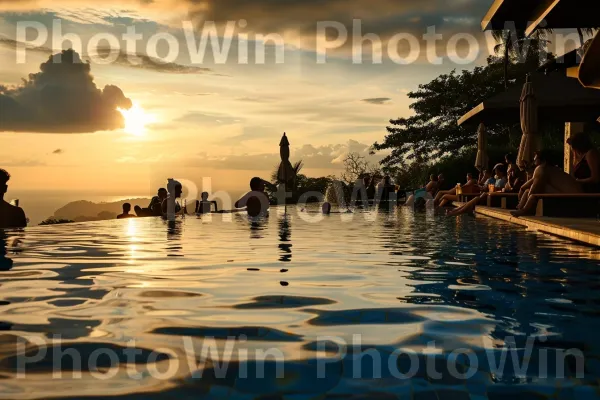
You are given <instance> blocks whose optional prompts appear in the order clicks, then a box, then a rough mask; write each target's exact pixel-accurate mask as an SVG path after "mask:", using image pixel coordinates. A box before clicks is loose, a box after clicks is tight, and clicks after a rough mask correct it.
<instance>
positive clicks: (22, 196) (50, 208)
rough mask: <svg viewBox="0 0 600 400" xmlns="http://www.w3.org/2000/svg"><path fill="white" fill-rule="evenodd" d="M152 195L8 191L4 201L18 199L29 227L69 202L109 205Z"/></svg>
mask: <svg viewBox="0 0 600 400" xmlns="http://www.w3.org/2000/svg"><path fill="white" fill-rule="evenodd" d="M152 196H153V194H152V193H132V194H125V195H119V194H111V193H107V194H97V193H90V192H83V191H82V192H77V191H69V192H67V191H29V190H27V191H18V190H16V191H12V190H9V192H8V193H7V195H6V196H5V200H6V201H11V200H14V199H19V205H20V206H21V207H22V208H23V210H25V214H27V217H28V218H29V220H30V222H29V226H34V225H38V224H39V223H40V222H42V221H43V220H45V219H46V218H48V217H51V216H52V215H54V212H55V211H56V210H58V209H59V208H61V207H63V206H65V205H67V204H68V203H70V202H73V201H78V200H87V201H91V202H94V203H111V202H115V201H120V200H126V199H135V198H151V197H152Z"/></svg>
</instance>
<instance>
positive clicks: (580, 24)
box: [481, 0, 600, 35]
mask: <svg viewBox="0 0 600 400" xmlns="http://www.w3.org/2000/svg"><path fill="white" fill-rule="evenodd" d="M593 3H594V1H593V0H495V1H494V3H493V4H492V6H491V7H490V9H489V11H488V13H487V14H486V16H485V17H484V19H483V21H482V22H481V28H482V29H483V30H505V29H509V28H513V27H514V28H516V29H523V30H525V33H526V34H527V35H531V34H532V33H533V32H534V31H535V30H536V29H538V28H550V29H569V28H597V27H600V20H599V19H598V14H597V12H596V11H595V9H596V7H594V4H593Z"/></svg>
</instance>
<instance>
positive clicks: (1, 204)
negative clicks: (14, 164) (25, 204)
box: [0, 168, 27, 229]
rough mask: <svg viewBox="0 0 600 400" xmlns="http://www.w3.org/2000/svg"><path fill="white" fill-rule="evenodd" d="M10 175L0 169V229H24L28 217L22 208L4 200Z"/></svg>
mask: <svg viewBox="0 0 600 400" xmlns="http://www.w3.org/2000/svg"><path fill="white" fill-rule="evenodd" d="M9 180H10V174H9V173H8V172H7V171H6V170H4V169H1V168H0V229H2V228H24V227H26V226H27V217H25V212H24V211H23V209H22V208H21V207H16V206H13V205H12V204H10V203H8V202H6V201H5V200H4V195H5V194H6V192H7V191H8V185H7V183H8V181H9Z"/></svg>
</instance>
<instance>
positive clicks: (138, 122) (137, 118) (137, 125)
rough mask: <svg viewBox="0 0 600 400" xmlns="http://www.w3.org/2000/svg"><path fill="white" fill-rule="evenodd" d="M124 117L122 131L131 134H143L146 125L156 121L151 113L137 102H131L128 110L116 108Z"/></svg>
mask: <svg viewBox="0 0 600 400" xmlns="http://www.w3.org/2000/svg"><path fill="white" fill-rule="evenodd" d="M118 110H119V112H120V113H121V115H123V118H124V119H125V128H124V131H125V132H126V133H128V134H130V135H133V136H144V134H145V133H146V126H147V125H149V124H152V123H153V122H155V121H156V118H155V117H154V116H153V115H152V114H147V113H146V112H145V111H144V109H143V108H142V107H140V105H139V104H137V103H133V106H132V107H131V108H130V109H129V110H125V109H123V108H119V109H118Z"/></svg>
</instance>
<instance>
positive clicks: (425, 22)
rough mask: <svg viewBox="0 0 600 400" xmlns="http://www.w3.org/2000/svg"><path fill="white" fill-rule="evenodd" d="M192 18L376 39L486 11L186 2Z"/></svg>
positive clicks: (351, 2)
mask: <svg viewBox="0 0 600 400" xmlns="http://www.w3.org/2000/svg"><path fill="white" fill-rule="evenodd" d="M187 1H188V2H189V3H190V4H191V7H190V10H191V13H192V15H194V16H196V17H197V18H198V20H199V22H201V21H203V20H210V21H217V22H224V21H231V20H234V21H235V20H239V19H245V20H246V21H247V22H248V29H250V30H255V31H259V32H263V33H268V32H282V31H284V30H297V31H299V32H303V33H309V34H310V33H312V34H314V32H315V31H316V24H317V22H318V21H336V22H340V23H342V24H344V25H345V26H346V28H351V27H352V21H353V20H354V19H360V20H361V21H362V24H363V31H364V32H373V33H377V34H382V35H386V34H391V33H399V32H400V31H404V32H407V31H411V30H414V29H415V27H419V29H422V28H423V27H427V26H430V25H436V26H438V27H439V26H442V25H446V26H447V25H455V26H456V25H465V21H468V22H471V19H473V21H474V25H475V27H476V29H479V26H478V24H477V22H478V21H479V20H481V17H482V16H483V15H484V14H485V12H486V11H487V9H488V8H489V5H490V2H489V1H488V2H486V1H481V0H454V1H448V0H402V1H398V0H378V1H372V0H327V1H323V0H286V1H279V0H256V1H247V0H187Z"/></svg>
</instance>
